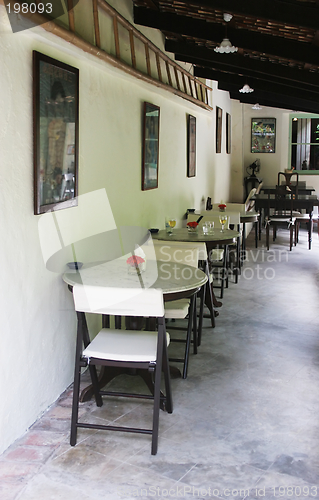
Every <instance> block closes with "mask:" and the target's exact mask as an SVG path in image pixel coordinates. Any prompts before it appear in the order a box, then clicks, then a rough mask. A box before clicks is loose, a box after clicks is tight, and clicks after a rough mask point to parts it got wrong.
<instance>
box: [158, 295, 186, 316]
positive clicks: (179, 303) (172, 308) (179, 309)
mask: <svg viewBox="0 0 319 500" xmlns="http://www.w3.org/2000/svg"><path fill="white" fill-rule="evenodd" d="M189 303H190V301H189V299H179V300H172V301H171V302H166V303H165V304H164V307H165V318H166V319H184V318H186V316H187V314H188V308H189Z"/></svg>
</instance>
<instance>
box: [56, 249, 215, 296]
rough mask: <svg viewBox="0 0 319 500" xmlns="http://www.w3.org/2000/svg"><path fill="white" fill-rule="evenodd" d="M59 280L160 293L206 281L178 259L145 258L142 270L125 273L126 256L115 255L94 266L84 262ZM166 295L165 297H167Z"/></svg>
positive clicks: (183, 290)
mask: <svg viewBox="0 0 319 500" xmlns="http://www.w3.org/2000/svg"><path fill="white" fill-rule="evenodd" d="M63 281H65V283H67V284H68V285H70V286H73V285H75V284H83V285H95V286H105V287H117V288H140V287H141V288H159V289H161V290H162V291H163V294H164V296H165V295H170V294H185V296H187V292H188V294H190V292H191V291H193V290H195V289H197V288H199V287H201V286H202V285H204V284H205V283H206V281H207V276H206V274H205V273H204V272H203V271H201V270H200V269H197V268H195V267H191V266H187V265H184V264H180V263H178V262H162V261H155V260H147V261H146V268H145V271H143V272H141V274H140V275H138V274H137V273H136V272H135V271H134V274H131V273H129V266H128V264H127V263H126V258H119V259H116V260H112V261H109V262H103V263H99V264H97V265H92V264H87V265H84V266H83V267H82V268H81V269H80V270H78V271H71V270H70V271H69V272H67V273H65V274H63ZM169 298H170V297H167V296H166V297H165V299H166V300H167V299H168V300H169Z"/></svg>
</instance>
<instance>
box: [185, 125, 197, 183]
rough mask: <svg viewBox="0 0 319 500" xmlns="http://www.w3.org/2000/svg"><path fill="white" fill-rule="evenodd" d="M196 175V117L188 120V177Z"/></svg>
mask: <svg viewBox="0 0 319 500" xmlns="http://www.w3.org/2000/svg"><path fill="white" fill-rule="evenodd" d="M195 176H196V117H195V116H192V115H188V120H187V177H195Z"/></svg>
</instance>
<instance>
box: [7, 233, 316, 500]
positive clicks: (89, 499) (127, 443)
mask: <svg viewBox="0 0 319 500" xmlns="http://www.w3.org/2000/svg"><path fill="white" fill-rule="evenodd" d="M249 241H250V242H253V235H252V234H251V235H250V237H249ZM261 243H262V244H263V243H264V240H262V242H261ZM247 257H248V261H247V262H246V264H245V267H244V269H243V273H242V276H241V277H240V280H239V283H238V284H237V285H236V284H233V283H232V284H230V286H229V289H228V290H226V291H225V296H224V300H223V307H222V308H221V309H220V316H219V317H218V318H217V326H216V328H215V329H214V330H213V329H211V328H210V327H209V321H208V320H205V321H206V322H205V329H204V334H203V342H202V345H201V347H200V350H199V353H198V355H197V356H193V355H192V356H191V363H190V369H189V376H188V378H187V380H182V379H175V380H173V381H172V385H173V395H174V413H173V414H172V415H168V414H166V413H164V412H161V415H160V438H159V450H158V454H157V455H156V456H151V454H150V438H149V437H148V436H143V435H131V434H122V433H120V434H119V433H114V432H109V433H106V432H95V431H88V430H80V431H79V439H78V444H77V446H76V447H74V448H72V447H70V445H69V427H70V406H71V395H72V389H71V388H70V389H68V390H67V391H66V393H65V394H63V395H62V396H61V398H60V399H59V401H58V402H57V403H56V404H55V405H54V406H53V407H52V408H50V409H49V411H48V412H47V413H46V414H45V415H44V416H43V417H42V418H41V420H39V421H38V422H36V423H35V424H34V425H33V427H32V428H31V429H30V430H29V432H28V433H27V434H26V435H25V436H24V437H23V438H22V439H20V440H19V441H17V442H16V443H14V444H13V445H12V446H11V447H10V448H9V449H8V450H7V451H6V452H5V453H4V454H3V455H2V456H1V457H0V498H1V500H16V499H19V500H58V499H59V500H78V498H81V499H82V500H97V499H99V500H107V499H112V500H116V498H124V499H128V500H129V499H134V498H149V497H150V498H185V499H191V498H197V499H198V498H200V499H206V498H214V497H217V498H231V499H233V498H236V499H243V498H247V499H257V498H263V499H266V500H268V499H275V498H277V497H278V498H283V499H288V498H289V499H291V498H294V499H296V498H304V499H310V498H319V328H318V299H319V289H318V284H319V273H318V269H319V240H318V236H317V235H316V234H315V235H314V242H313V249H312V250H311V251H309V250H308V249H307V242H306V234H305V233H304V232H303V233H302V235H301V241H300V243H299V245H298V246H297V247H296V248H294V249H293V251H292V252H289V251H288V232H285V231H280V232H279V234H278V240H277V242H276V244H275V245H272V246H271V251H270V252H265V249H264V247H262V246H260V247H259V249H258V250H257V251H256V250H255V249H253V248H252V250H248V253H247ZM134 382H135V379H134ZM83 383H84V384H85V383H86V381H85V380H84V381H83ZM117 383H119V381H118V382H117ZM127 383H128V384H130V383H132V378H130V379H129V380H128V381H127ZM81 412H82V418H83V419H87V418H88V417H90V418H91V419H92V418H93V419H95V420H97V421H100V422H101V421H108V422H113V421H115V420H116V421H117V422H119V423H123V424H124V423H127V422H129V421H131V419H135V422H136V420H138V421H139V422H144V420H146V419H147V418H148V417H150V404H149V403H145V402H133V403H132V402H131V401H129V402H122V401H117V400H113V401H112V402H111V403H110V404H109V405H107V404H105V405H104V406H103V407H102V408H96V406H95V404H94V403H93V402H92V403H85V404H83V405H82V407H81Z"/></svg>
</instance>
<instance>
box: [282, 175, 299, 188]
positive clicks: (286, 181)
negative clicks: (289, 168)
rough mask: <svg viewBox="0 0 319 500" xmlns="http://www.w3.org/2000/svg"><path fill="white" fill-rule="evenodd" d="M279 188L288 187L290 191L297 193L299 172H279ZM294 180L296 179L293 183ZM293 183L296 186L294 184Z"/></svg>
mask: <svg viewBox="0 0 319 500" xmlns="http://www.w3.org/2000/svg"><path fill="white" fill-rule="evenodd" d="M277 179H278V182H277V185H278V186H287V187H288V188H289V189H290V190H292V191H295V188H297V189H298V184H299V175H298V173H297V172H278V177H277ZM292 179H295V180H293V181H292ZM292 182H293V183H294V184H292Z"/></svg>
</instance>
